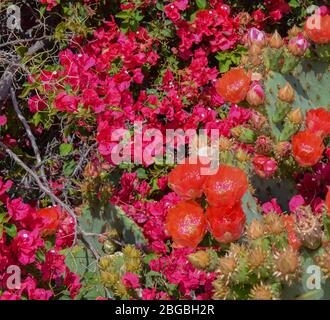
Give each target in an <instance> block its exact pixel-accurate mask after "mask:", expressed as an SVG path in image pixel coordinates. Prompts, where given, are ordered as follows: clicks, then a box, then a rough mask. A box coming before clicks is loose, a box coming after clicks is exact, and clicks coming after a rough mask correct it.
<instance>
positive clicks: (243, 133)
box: [231, 126, 256, 143]
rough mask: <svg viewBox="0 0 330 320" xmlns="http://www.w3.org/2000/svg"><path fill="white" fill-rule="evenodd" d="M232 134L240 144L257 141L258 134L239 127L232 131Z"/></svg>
mask: <svg viewBox="0 0 330 320" xmlns="http://www.w3.org/2000/svg"><path fill="white" fill-rule="evenodd" d="M231 134H232V135H233V136H234V137H235V138H236V139H237V140H238V141H240V142H243V143H253V142H254V141H255V139H256V134H255V132H254V131H253V130H251V129H249V128H246V127H243V126H238V127H235V128H232V129H231Z"/></svg>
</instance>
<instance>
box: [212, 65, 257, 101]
mask: <svg viewBox="0 0 330 320" xmlns="http://www.w3.org/2000/svg"><path fill="white" fill-rule="evenodd" d="M250 83H251V75H250V74H248V73H246V72H245V70H244V69H242V68H240V69H232V70H230V71H228V72H226V73H225V74H224V75H223V76H222V77H221V78H220V79H219V80H218V81H217V83H216V90H217V92H218V94H219V95H221V96H222V97H223V99H225V101H227V102H231V103H239V102H241V101H243V100H244V99H245V97H246V95H247V93H248V91H249V89H250Z"/></svg>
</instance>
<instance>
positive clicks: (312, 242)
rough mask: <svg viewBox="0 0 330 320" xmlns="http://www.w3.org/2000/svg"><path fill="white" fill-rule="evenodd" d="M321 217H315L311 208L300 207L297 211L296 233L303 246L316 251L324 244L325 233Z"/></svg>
mask: <svg viewBox="0 0 330 320" xmlns="http://www.w3.org/2000/svg"><path fill="white" fill-rule="evenodd" d="M319 218H320V217H319V216H317V215H314V214H313V213H312V211H311V209H310V207H303V206H302V207H299V208H298V209H297V210H296V223H295V231H296V233H297V236H298V238H299V239H300V241H301V243H302V244H303V246H304V247H305V248H307V249H311V250H316V249H317V248H318V247H319V246H320V245H321V242H322V237H323V231H322V223H321V221H320V219H319Z"/></svg>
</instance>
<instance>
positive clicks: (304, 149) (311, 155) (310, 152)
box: [292, 130, 325, 167]
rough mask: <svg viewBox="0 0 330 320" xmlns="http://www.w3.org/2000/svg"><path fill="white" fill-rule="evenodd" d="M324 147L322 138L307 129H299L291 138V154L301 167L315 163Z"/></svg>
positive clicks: (319, 158)
mask: <svg viewBox="0 0 330 320" xmlns="http://www.w3.org/2000/svg"><path fill="white" fill-rule="evenodd" d="M324 148H325V147H324V144H323V141H322V138H321V137H320V136H319V135H317V134H315V133H313V132H311V131H309V130H305V131H300V132H298V133H297V134H296V135H295V136H294V137H293V138H292V152H293V156H294V158H295V159H296V161H297V162H298V163H299V165H301V166H302V167H309V166H313V165H315V164H317V163H318V162H319V161H320V160H321V158H322V153H323V151H324Z"/></svg>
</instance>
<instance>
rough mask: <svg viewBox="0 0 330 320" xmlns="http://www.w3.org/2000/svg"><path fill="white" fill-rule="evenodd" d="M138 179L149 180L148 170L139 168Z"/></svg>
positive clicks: (137, 171)
mask: <svg viewBox="0 0 330 320" xmlns="http://www.w3.org/2000/svg"><path fill="white" fill-rule="evenodd" d="M136 174H137V177H138V178H139V179H141V180H144V179H147V178H148V175H147V173H146V170H145V169H144V168H139V169H137V170H136Z"/></svg>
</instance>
